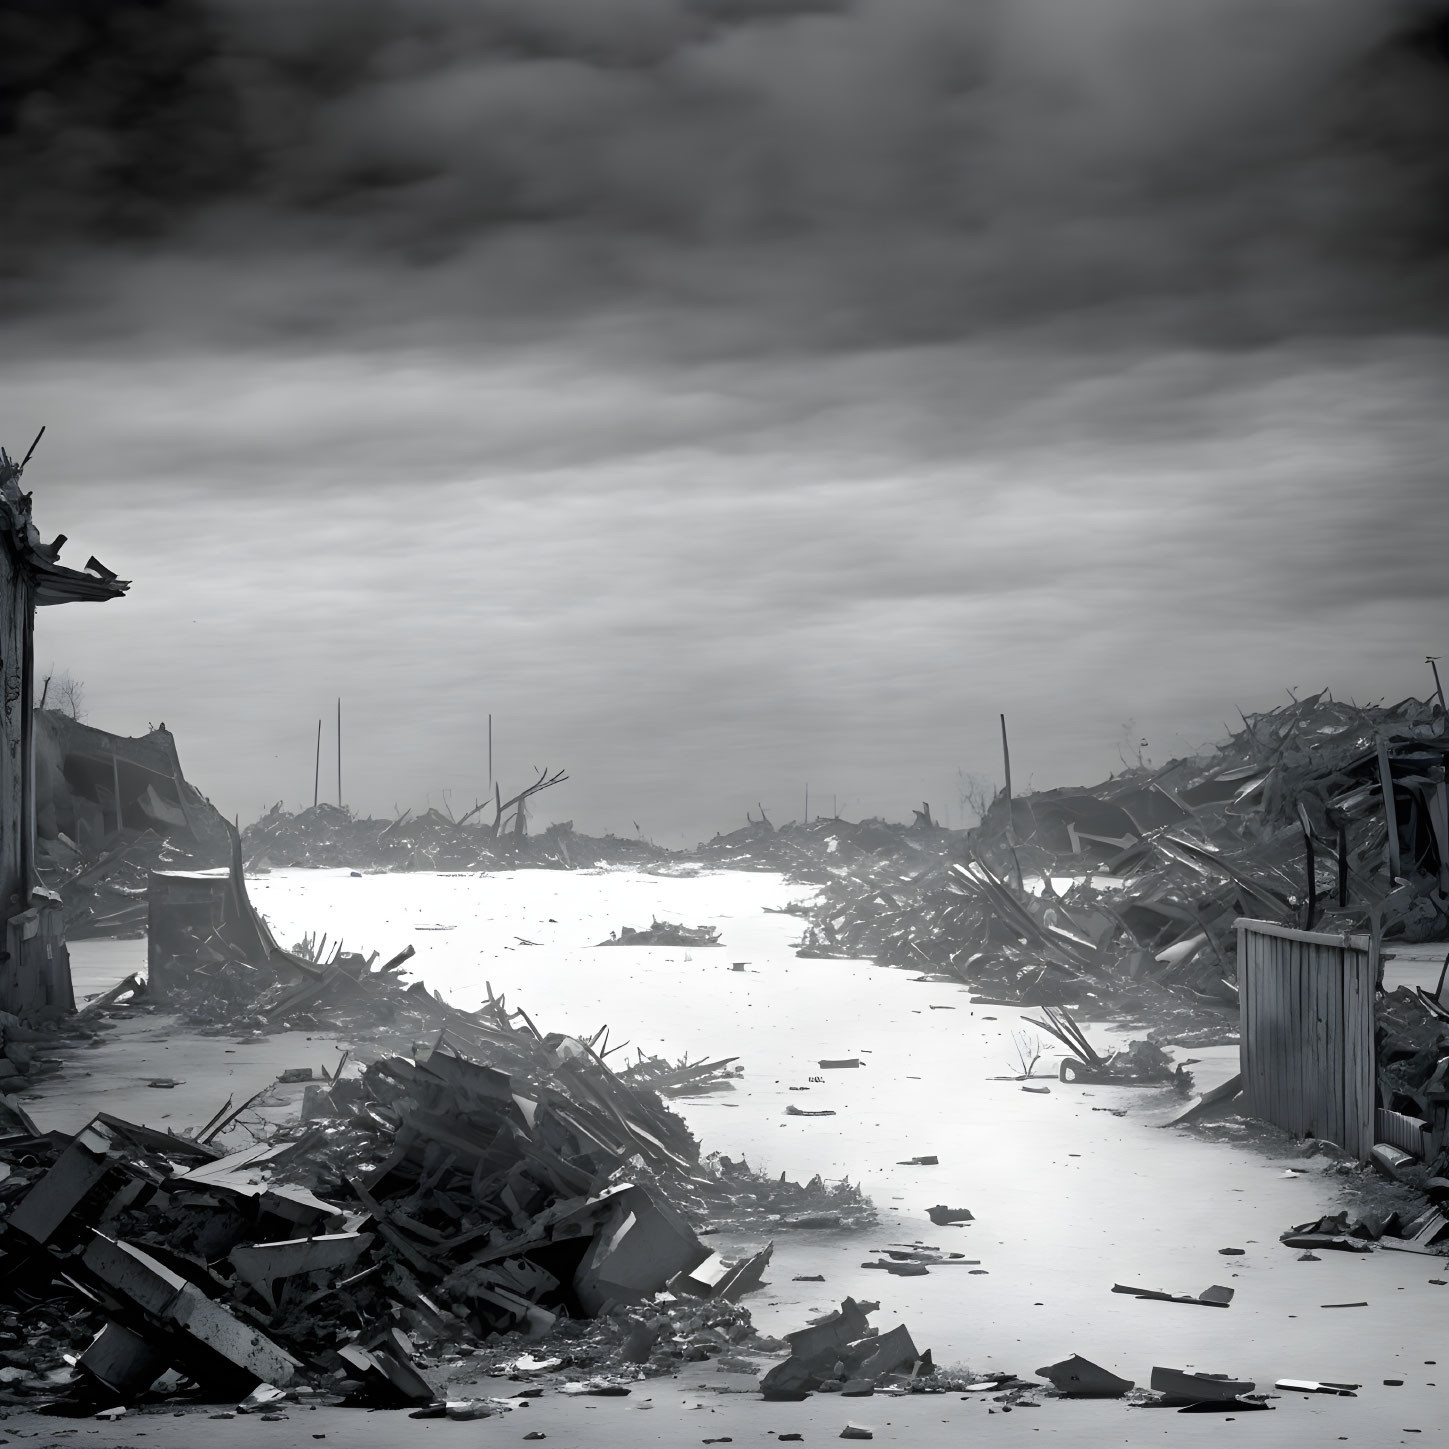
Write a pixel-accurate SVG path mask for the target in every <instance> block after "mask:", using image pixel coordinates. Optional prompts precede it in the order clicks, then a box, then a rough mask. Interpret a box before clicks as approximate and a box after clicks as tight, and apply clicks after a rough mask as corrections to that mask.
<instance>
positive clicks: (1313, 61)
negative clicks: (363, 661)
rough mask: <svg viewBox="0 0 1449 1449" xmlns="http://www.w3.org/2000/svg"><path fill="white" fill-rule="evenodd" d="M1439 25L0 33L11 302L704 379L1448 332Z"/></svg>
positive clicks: (1446, 68)
mask: <svg viewBox="0 0 1449 1449" xmlns="http://www.w3.org/2000/svg"><path fill="white" fill-rule="evenodd" d="M1446 15H1449V10H1446V7H1445V5H1444V4H1442V3H1439V0H1386V3H1381V4H1376V5H1372V6H1366V5H1363V4H1361V3H1357V0H1353V3H1350V0H1254V3H1248V0H1198V3H1196V4H1193V5H1191V6H1178V5H1163V4H1160V3H1156V0H974V3H972V0H855V3H841V4H828V3H820V0H799V3H790V0H771V3H767V0H708V3H704V0H608V3H604V0H305V3H304V0H120V3H116V0H8V3H7V4H6V5H5V6H4V8H3V11H0V17H3V18H0V25H3V29H0V67H3V70H0V184H3V186H4V188H5V194H6V196H7V200H8V203H9V206H10V215H9V216H8V217H7V227H6V232H5V235H6V238H7V240H6V241H5V242H4V243H3V244H0V245H3V253H0V255H3V258H4V266H5V271H4V276H5V278H6V280H7V282H8V285H7V287H6V291H5V298H6V300H7V301H8V303H9V305H10V306H11V307H13V308H16V309H22V308H25V307H27V306H29V307H33V308H40V309H41V310H42V311H48V310H50V309H51V308H52V307H58V306H61V305H63V304H69V305H70V306H71V307H80V308H82V309H85V310H89V311H92V312H93V313H94V314H95V316H94V317H93V319H92V320H93V321H94V322H95V323H97V324H98V323H99V321H100V317H101V315H103V314H108V315H110V316H111V317H112V319H113V320H114V321H115V325H117V326H118V327H121V328H129V329H134V328H136V327H137V326H139V325H143V324H144V325H146V326H148V327H158V328H160V329H161V330H163V331H171V330H181V331H188V330H189V331H192V332H194V333H198V334H200V335H206V334H207V333H208V332H209V331H210V330H211V329H213V328H217V329H221V330H224V331H225V332H226V333H228V334H229V335H238V336H241V335H247V334H248V333H249V332H251V333H253V334H255V335H256V336H257V337H265V338H270V337H283V338H286V337H288V336H290V337H292V338H293V339H294V340H295V341H296V342H297V343H298V345H304V344H306V343H307V342H308V341H309V340H315V339H316V338H317V337H322V336H328V335H339V334H340V335H349V334H351V335H358V336H363V335H368V334H369V333H370V332H371V331H372V330H373V329H380V330H381V331H382V332H383V333H384V334H386V335H388V336H396V335H398V334H399V333H406V332H409V331H410V330H412V331H416V330H418V329H424V330H426V331H427V332H428V333H429V335H431V336H434V337H436V336H437V329H438V328H439V327H448V328H455V329H457V330H458V331H459V332H460V333H462V334H467V333H468V332H469V331H472V330H474V329H477V328H479V327H482V326H485V325H492V326H501V325H505V324H506V323H507V321H508V319H513V321H514V323H515V325H520V326H524V327H526V328H530V329H531V328H534V327H537V326H540V325H542V324H543V323H544V321H545V320H546V319H549V318H552V320H553V321H554V323H555V324H563V323H565V322H570V321H576V320H577V319H578V318H579V317H580V316H582V315H589V314H598V313H609V314H613V315H619V314H623V315H625V316H634V317H636V318H641V319H643V320H645V321H647V320H648V319H650V318H653V319H655V320H654V323H653V326H654V327H655V328H657V327H658V326H660V325H661V324H660V321H659V319H660V318H669V319H672V320H673V321H674V322H676V323H677V324H678V325H679V326H680V327H681V328H683V331H684V335H685V336H686V337H687V338H688V339H690V340H693V341H695V342H700V341H703V342H704V343H705V344H707V345H709V346H711V347H753V346H758V345H760V344H761V343H763V342H771V343H775V344H789V343H793V342H800V341H804V342H807V343H818V342H827V343H834V344H860V343H869V342H878V341H882V340H911V339H929V338H938V339H949V338H952V337H955V336H958V335H962V334H966V333H969V332H971V331H973V330H975V329H979V328H983V327H985V328H992V329H997V328H1001V327H1006V326H1010V327H1022V326H1041V325H1050V326H1052V327H1053V328H1055V329H1062V328H1070V327H1072V326H1078V327H1089V328H1090V329H1091V330H1092V333H1093V335H1094V336H1098V337H1100V335H1101V334H1102V333H1103V332H1104V331H1106V330H1112V331H1121V332H1125V333H1126V334H1128V335H1153V336H1157V335H1169V336H1170V335H1180V336H1188V337H1193V338H1198V339H1205V340H1208V341H1218V342H1233V343H1241V342H1261V341H1263V340H1271V339H1273V338H1277V337H1281V336H1285V335H1293V334H1295V333H1300V332H1303V331H1314V332H1320V331H1349V332H1355V331H1364V330H1370V331H1371V330H1374V329H1378V328H1396V327H1404V326H1409V327H1413V326H1425V325H1428V326H1437V325H1438V323H1437V321H1435V320H1434V319H1435V318H1436V317H1437V316H1439V315H1441V313H1436V311H1435V308H1436V306H1441V304H1442V303H1443V302H1444V300H1445V298H1446V296H1449V287H1446V277H1445V269H1444V253H1445V245H1446V241H1449V206H1446V204H1445V203H1446V180H1449V148H1446V147H1445V146H1444V145H1443V137H1444V135H1445V133H1446V129H1449V88H1446V76H1449V65H1446V46H1445V41H1444V36H1445V34H1446V24H1449V21H1446ZM102 246H103V247H104V248H106V252H105V256H104V258H103V259H101V258H98V256H97V253H96V250H95V249H96V248H97V247H102ZM188 268H190V270H188ZM219 276H220V277H224V278H225V279H226V282H227V285H226V286H225V287H224V288H218V287H217V285H216V284H217V280H218V277H219ZM660 335H673V334H660V333H659V332H658V331H655V333H654V336H655V337H656V339H657V338H658V337H659V336H660Z"/></svg>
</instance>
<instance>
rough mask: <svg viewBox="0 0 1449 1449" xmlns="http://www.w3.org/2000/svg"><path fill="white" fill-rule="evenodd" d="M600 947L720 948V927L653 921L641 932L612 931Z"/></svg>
mask: <svg viewBox="0 0 1449 1449" xmlns="http://www.w3.org/2000/svg"><path fill="white" fill-rule="evenodd" d="M598 944H599V945H600V946H719V945H722V944H723V942H722V941H721V940H720V938H719V927H718V926H682V925H680V924H679V923H678V922H677V921H659V920H655V921H651V922H650V923H649V925H648V927H647V928H645V929H643V930H641V929H639V928H638V927H635V926H621V927H620V928H619V930H618V931H610V932H609V938H608V940H607V941H600V942H599V943H598Z"/></svg>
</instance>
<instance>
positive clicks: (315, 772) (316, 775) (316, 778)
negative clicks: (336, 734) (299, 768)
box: [312, 719, 322, 810]
mask: <svg viewBox="0 0 1449 1449" xmlns="http://www.w3.org/2000/svg"><path fill="white" fill-rule="evenodd" d="M321 789H322V721H321V720H320V719H319V720H318V721H317V760H316V762H315V764H314V765H313V766H312V808H313V809H314V810H315V809H316V808H317V796H318V794H319V792H320V791H321Z"/></svg>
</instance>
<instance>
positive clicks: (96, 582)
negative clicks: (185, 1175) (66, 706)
mask: <svg viewBox="0 0 1449 1449" xmlns="http://www.w3.org/2000/svg"><path fill="white" fill-rule="evenodd" d="M24 466H25V465H24V463H23V462H22V463H20V464H16V463H15V462H13V461H12V460H11V458H10V456H9V454H7V453H6V452H5V451H4V449H3V448H0V536H3V539H4V545H3V547H0V684H3V699H0V905H3V907H4V920H5V934H4V942H3V946H0V1010H3V1011H9V1012H13V1013H14V1014H15V1015H17V1016H29V1015H34V1014H44V1013H46V1012H51V1011H69V1010H71V1009H72V1008H73V1006H74V1001H73V999H72V995H71V986H70V960H69V957H68V956H67V954H66V949H65V940H64V935H63V932H62V930H61V911H60V902H59V901H58V900H57V899H56V898H55V896H53V895H52V894H51V893H50V892H48V891H44V890H41V889H40V888H39V887H38V884H37V879H36V874H35V866H36V860H35V824H36V821H35V816H36V810H35V712H34V710H33V708H32V704H33V701H34V698H35V610H36V607H37V606H38V605H40V606H43V605H48V604H72V603H82V602H87V601H89V602H92V603H101V602H104V601H105V600H106V599H114V598H119V597H120V595H122V594H123V593H125V591H126V589H127V588H128V587H129V585H128V584H127V583H126V582H125V581H124V580H121V579H118V578H117V577H116V576H115V575H114V574H113V573H112V572H111V571H110V570H109V569H107V568H106V567H104V565H102V564H100V563H98V562H97V561H96V560H95V559H94V558H92V559H89V560H87V563H86V567H85V569H84V570H80V569H71V568H65V567H64V566H62V565H61V564H59V563H58V562H57V561H56V560H57V558H58V556H59V554H60V549H61V545H62V544H63V543H64V542H65V535H64V534H61V535H58V536H57V537H56V538H55V539H54V540H52V541H51V542H50V543H42V542H41V539H40V534H39V533H38V532H37V531H36V528H35V525H34V523H33V522H32V521H31V515H30V495H29V494H28V493H25V492H22V491H21V488H20V477H21V473H22V471H23V469H24Z"/></svg>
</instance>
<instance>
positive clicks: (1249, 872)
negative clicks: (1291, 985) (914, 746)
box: [801, 694, 1449, 1006]
mask: <svg viewBox="0 0 1449 1449" xmlns="http://www.w3.org/2000/svg"><path fill="white" fill-rule="evenodd" d="M1446 754H1449V733H1446V719H1445V714H1444V711H1443V709H1442V707H1440V706H1438V705H1436V704H1430V703H1425V702H1423V701H1420V700H1413V699H1410V700H1405V701H1403V702H1402V703H1400V704H1397V705H1394V706H1391V707H1379V708H1361V707H1358V706H1353V705H1346V704H1342V703H1339V702H1336V701H1333V700H1331V699H1329V698H1328V697H1327V696H1326V695H1322V694H1320V695H1314V696H1312V697H1310V698H1307V699H1303V700H1296V701H1294V702H1293V703H1291V704H1288V705H1285V706H1283V707H1282V708H1281V709H1277V710H1272V711H1269V712H1267V713H1264V714H1258V715H1251V716H1247V717H1245V719H1244V727H1243V729H1242V730H1241V731H1239V732H1238V733H1236V734H1234V735H1233V736H1232V737H1231V739H1229V740H1228V741H1227V743H1226V744H1224V745H1222V746H1220V747H1219V748H1218V749H1216V750H1215V751H1213V752H1211V753H1210V754H1207V755H1203V756H1199V757H1196V758H1193V759H1187V760H1175V761H1173V762H1171V763H1170V764H1168V765H1166V766H1164V767H1163V768H1161V769H1157V770H1149V769H1146V768H1140V769H1132V770H1128V771H1126V772H1125V773H1124V774H1122V775H1119V776H1114V777H1113V778H1112V779H1110V780H1108V781H1105V782H1104V783H1102V784H1100V785H1097V786H1094V787H1091V788H1089V789H1076V790H1072V789H1062V790H1049V791H1043V792H1040V793H1036V794H1031V795H1027V796H1018V797H1016V798H1010V797H1007V796H999V797H998V798H997V799H996V800H995V801H994V802H993V803H992V805H991V807H990V808H989V809H988V811H987V812H986V815H985V818H984V819H983V821H982V823H981V825H980V826H979V827H978V828H977V829H975V830H973V831H970V832H968V833H967V834H966V835H965V837H964V838H962V837H952V836H945V837H942V836H941V835H940V833H939V832H938V833H937V840H938V841H939V845H938V848H936V849H935V850H932V851H926V850H922V849H919V848H917V849H914V850H895V851H892V852H889V853H886V854H880V855H876V856H874V857H872V858H868V859H864V860H860V861H856V862H854V863H850V864H844V865H841V866H839V867H837V868H836V869H834V870H833V872H832V873H831V875H830V878H829V879H828V881H827V882H826V884H825V885H824V888H823V890H822V891H821V895H820V899H819V902H818V904H817V907H816V910H815V913H814V916H813V918H812V920H811V922H810V925H809V928H808V929H807V932H806V935H805V938H804V941H803V943H802V947H801V954H802V955H815V956H842V957H868V958H874V959H876V960H879V961H884V962H887V963H891V964H897V965H914V966H918V967H923V968H926V969H929V970H933V971H939V972H945V973H949V974H951V975H953V976H956V977H958V978H959V979H961V980H963V981H967V982H969V983H970V984H971V985H973V986H975V987H977V988H978V989H979V990H981V991H982V992H983V993H985V994H986V995H987V997H988V999H998V1000H1003V1001H1014V1002H1020V1001H1024V1002H1030V1003H1040V1002H1055V1003H1061V1002H1065V1003H1067V1004H1081V1005H1084V1006H1090V1005H1098V1004H1102V1005H1105V1004H1109V1003H1119V1002H1121V1001H1122V1000H1124V999H1128V998H1133V997H1138V998H1141V997H1143V996H1144V995H1152V994H1163V993H1166V994H1171V995H1175V996H1177V997H1179V998H1181V999H1186V1000H1189V1001H1196V1002H1202V1003H1214V1002H1218V1003H1223V1004H1225V1005H1231V1004H1232V1003H1233V1001H1234V1000H1235V994H1236V984H1235V953H1236V934H1235V930H1234V923H1235V921H1236V920H1237V919H1238V918H1239V917H1240V916H1247V917H1255V918H1259V919H1266V920H1270V921H1274V922H1278V923H1280V924H1284V925H1292V926H1300V927H1311V928H1313V929H1319V930H1333V931H1346V930H1364V929H1366V930H1369V931H1371V932H1374V933H1376V934H1377V935H1378V936H1379V937H1380V938H1382V939H1392V938H1395V937H1398V938H1401V939H1404V940H1421V939H1432V938H1433V937H1434V936H1435V935H1436V934H1443V933H1444V932H1445V931H1446V930H1449V818H1446V787H1445V762H1446ZM918 840H919V838H918Z"/></svg>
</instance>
